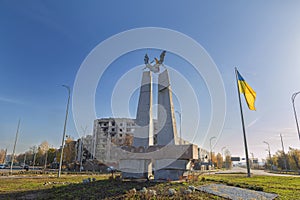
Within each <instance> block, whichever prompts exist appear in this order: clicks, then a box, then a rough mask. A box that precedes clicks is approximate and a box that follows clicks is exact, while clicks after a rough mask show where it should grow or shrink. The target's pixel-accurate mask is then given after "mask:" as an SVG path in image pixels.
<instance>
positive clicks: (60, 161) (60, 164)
mask: <svg viewBox="0 0 300 200" xmlns="http://www.w3.org/2000/svg"><path fill="white" fill-rule="evenodd" d="M62 86H63V87H65V88H67V90H68V103H67V109H66V117H65V124H64V132H63V138H62V141H61V154H60V160H59V168H58V174H57V177H58V178H59V177H60V174H61V167H62V161H63V154H64V144H65V137H66V129H67V120H68V113H69V104H70V96H71V89H70V87H69V86H67V85H62Z"/></svg>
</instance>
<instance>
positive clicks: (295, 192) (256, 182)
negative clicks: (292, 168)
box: [205, 174, 300, 199]
mask: <svg viewBox="0 0 300 200" xmlns="http://www.w3.org/2000/svg"><path fill="white" fill-rule="evenodd" d="M205 178H206V180H208V181H213V182H219V183H224V184H227V185H232V186H238V187H242V188H249V189H255V190H263V191H264V192H270V193H276V194H278V195H279V199H300V177H281V176H253V177H250V178H248V177H246V176H245V175H236V174H235V175H229V174H227V175H210V176H205Z"/></svg>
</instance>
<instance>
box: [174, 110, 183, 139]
mask: <svg viewBox="0 0 300 200" xmlns="http://www.w3.org/2000/svg"><path fill="white" fill-rule="evenodd" d="M175 112H176V113H178V115H179V119H180V129H179V135H180V140H179V144H180V145H181V144H182V143H181V140H182V137H181V126H182V122H181V120H182V119H181V112H179V111H175Z"/></svg>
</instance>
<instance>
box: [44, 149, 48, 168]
mask: <svg viewBox="0 0 300 200" xmlns="http://www.w3.org/2000/svg"><path fill="white" fill-rule="evenodd" d="M48 151H49V149H47V151H46V152H45V154H46V155H45V167H44V170H46V168H47V159H48Z"/></svg>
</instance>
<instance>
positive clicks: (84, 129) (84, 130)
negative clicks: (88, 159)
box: [79, 126, 87, 172]
mask: <svg viewBox="0 0 300 200" xmlns="http://www.w3.org/2000/svg"><path fill="white" fill-rule="evenodd" d="M81 129H82V130H83V135H84V137H81V147H80V168H79V171H80V172H81V169H82V160H83V159H82V158H83V150H84V148H83V138H85V134H86V131H87V126H85V128H82V127H81Z"/></svg>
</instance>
